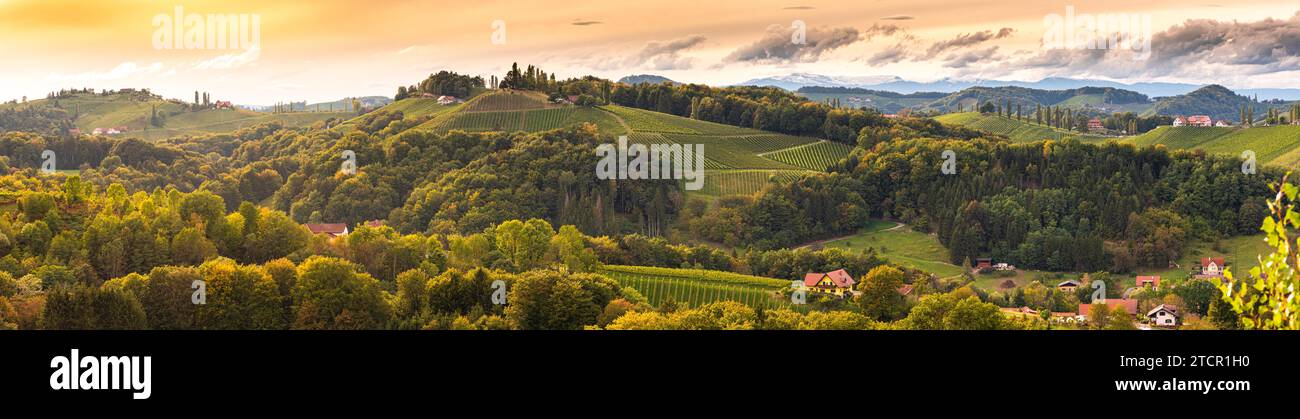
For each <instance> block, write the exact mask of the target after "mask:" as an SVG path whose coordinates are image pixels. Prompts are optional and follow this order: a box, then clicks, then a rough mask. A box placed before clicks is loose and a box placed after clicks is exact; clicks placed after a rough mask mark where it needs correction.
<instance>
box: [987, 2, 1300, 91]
mask: <svg viewBox="0 0 1300 419" xmlns="http://www.w3.org/2000/svg"><path fill="white" fill-rule="evenodd" d="M1142 44H1143V43H1141V42H1139V43H1138V48H1142ZM1150 46H1151V50H1150V51H1149V57H1147V58H1146V59H1135V58H1142V55H1144V53H1143V52H1141V51H1140V50H1133V49H1121V48H1113V49H1044V50H1042V51H1040V52H1038V53H1037V54H1034V55H1032V56H1030V57H1026V58H1023V59H1019V60H1015V61H1014V62H1010V63H1007V65H1008V66H1009V67H1010V68H1013V69H1028V70H1036V71H1040V72H1045V73H1054V74H1077V75H1087V76H1101V77H1110V78H1117V79H1120V78H1139V77H1140V78H1156V77H1172V78H1186V79H1194V80H1215V81H1221V82H1225V83H1226V82H1230V81H1242V82H1245V81H1248V79H1247V78H1248V77H1249V76H1258V75H1263V74H1273V73H1286V72H1300V70H1297V69H1300V12H1297V13H1296V14H1295V15H1293V16H1291V17H1290V18H1288V19H1274V18H1267V19H1264V20H1259V21H1254V22H1238V21H1217V20H1211V19H1192V20H1187V21H1184V22H1183V23H1181V24H1178V25H1174V26H1171V27H1169V28H1168V29H1166V30H1164V31H1160V32H1156V33H1155V34H1153V35H1151V44H1150Z"/></svg>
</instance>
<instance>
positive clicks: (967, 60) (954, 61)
mask: <svg viewBox="0 0 1300 419" xmlns="http://www.w3.org/2000/svg"><path fill="white" fill-rule="evenodd" d="M997 53H998V47H997V46H992V47H988V48H982V49H975V50H970V51H965V52H958V53H953V54H949V55H948V56H947V57H944V59H943V66H944V67H947V68H966V67H967V66H970V65H972V64H978V63H983V62H987V61H996V60H997V59H998V55H997Z"/></svg>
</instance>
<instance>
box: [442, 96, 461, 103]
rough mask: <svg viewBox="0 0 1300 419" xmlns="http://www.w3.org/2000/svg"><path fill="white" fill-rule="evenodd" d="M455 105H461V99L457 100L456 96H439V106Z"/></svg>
mask: <svg viewBox="0 0 1300 419" xmlns="http://www.w3.org/2000/svg"><path fill="white" fill-rule="evenodd" d="M453 103H460V99H457V98H456V97H455V96H446V95H444V96H438V104H439V105H450V104H453Z"/></svg>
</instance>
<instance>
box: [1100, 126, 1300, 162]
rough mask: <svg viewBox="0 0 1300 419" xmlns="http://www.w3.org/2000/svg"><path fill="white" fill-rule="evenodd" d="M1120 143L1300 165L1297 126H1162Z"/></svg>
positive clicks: (1298, 131)
mask: <svg viewBox="0 0 1300 419" xmlns="http://www.w3.org/2000/svg"><path fill="white" fill-rule="evenodd" d="M1122 141H1123V142H1127V143H1131V144H1134V145H1138V146H1148V145H1156V144H1160V145H1164V146H1165V147H1167V148H1169V149H1171V150H1188V149H1190V150H1204V151H1206V152H1208V153H1216V154H1225V155H1232V156H1238V157H1239V156H1241V154H1242V152H1244V151H1246V150H1250V151H1254V152H1255V159H1256V161H1257V162H1259V163H1261V164H1272V165H1279V166H1286V167H1295V166H1296V165H1297V164H1300V126H1295V125H1282V126H1271V127H1254V128H1229V127H1171V126H1163V127H1159V128H1156V129H1154V130H1151V131H1150V132H1147V133H1145V134H1142V135H1138V136H1135V137H1129V138H1126V139H1124V140H1122Z"/></svg>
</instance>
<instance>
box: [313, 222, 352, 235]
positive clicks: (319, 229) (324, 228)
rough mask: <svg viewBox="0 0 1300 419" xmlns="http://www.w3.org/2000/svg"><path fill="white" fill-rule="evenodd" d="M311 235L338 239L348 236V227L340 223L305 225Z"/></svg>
mask: <svg viewBox="0 0 1300 419" xmlns="http://www.w3.org/2000/svg"><path fill="white" fill-rule="evenodd" d="M305 226H306V227H307V230H308V231H311V234H328V235H329V236H330V237H339V236H346V235H348V225H347V224H342V223H335V224H305Z"/></svg>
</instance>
